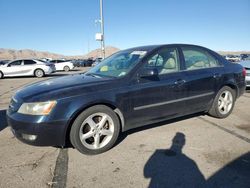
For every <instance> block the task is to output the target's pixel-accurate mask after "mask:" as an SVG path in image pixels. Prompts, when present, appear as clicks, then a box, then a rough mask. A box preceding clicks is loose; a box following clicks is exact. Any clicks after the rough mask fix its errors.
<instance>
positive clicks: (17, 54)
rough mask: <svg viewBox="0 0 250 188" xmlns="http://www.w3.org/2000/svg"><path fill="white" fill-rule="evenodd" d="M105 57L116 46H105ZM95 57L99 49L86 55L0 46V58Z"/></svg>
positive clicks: (99, 55)
mask: <svg viewBox="0 0 250 188" xmlns="http://www.w3.org/2000/svg"><path fill="white" fill-rule="evenodd" d="M105 49H106V57H107V56H110V55H111V54H113V53H115V52H117V51H119V49H118V48H115V47H112V46H107V47H106V48H105ZM90 57H92V58H96V57H101V50H100V49H96V50H93V51H91V52H90V53H88V54H86V55H78V56H65V55H62V54H56V53H51V52H42V51H36V50H30V49H24V50H14V49H5V48H0V59H2V60H3V59H9V60H13V59H30V58H31V59H40V58H52V59H62V58H65V59H82V58H90Z"/></svg>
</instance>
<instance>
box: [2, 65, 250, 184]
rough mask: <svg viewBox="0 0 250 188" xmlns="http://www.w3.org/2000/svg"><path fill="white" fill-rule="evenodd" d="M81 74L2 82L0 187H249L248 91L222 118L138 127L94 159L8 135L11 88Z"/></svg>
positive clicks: (201, 117) (190, 118)
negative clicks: (35, 144) (19, 139)
mask: <svg viewBox="0 0 250 188" xmlns="http://www.w3.org/2000/svg"><path fill="white" fill-rule="evenodd" d="M85 70H86V69H79V70H76V71H73V72H69V73H64V72H59V73H56V74H54V75H53V76H50V77H44V78H40V79H39V78H32V77H25V78H21V77H20V78H6V79H2V80H0V187H10V188H12V187H13V188H14V187H25V188H26V187H60V188H63V187H69V188H73V187H86V188H87V187H93V188H95V187H96V188H99V187H100V188H103V187H107V188H111V187H114V188H117V187H136V188H140V187H142V188H144V187H150V188H154V187H237V188H238V187H250V114H249V112H250V92H246V93H245V94H244V95H243V96H242V97H240V98H239V99H238V100H237V102H236V105H235V109H234V111H233V113H232V114H231V115H230V116H229V117H228V118H226V119H216V118H212V117H209V116H207V115H203V114H195V115H192V116H186V117H183V118H178V119H175V120H171V121H166V122H162V123H158V124H153V125H149V126H145V127H141V128H137V129H134V130H130V131H128V132H125V133H123V134H122V135H121V136H120V138H119V141H118V142H117V144H116V146H115V147H114V148H112V149H111V150H109V151H108V152H105V153H103V154H100V155H96V156H87V155H83V154H81V153H79V152H78V151H77V150H76V149H73V148H64V149H61V148H55V147H34V146H29V145H26V144H23V143H21V142H20V141H18V140H17V139H16V138H15V137H14V136H13V134H12V133H11V131H10V128H9V127H7V124H6V119H5V113H6V109H7V107H8V103H9V101H10V98H11V96H12V95H13V94H14V92H15V91H16V90H18V89H20V88H21V87H22V86H24V85H27V84H30V83H33V82H37V81H41V80H45V79H48V78H51V77H58V76H62V75H65V74H78V73H80V72H84V71H85Z"/></svg>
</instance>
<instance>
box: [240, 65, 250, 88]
mask: <svg viewBox="0 0 250 188" xmlns="http://www.w3.org/2000/svg"><path fill="white" fill-rule="evenodd" d="M240 64H241V65H242V66H243V67H244V68H245V69H246V86H247V87H250V60H245V61H241V62H240Z"/></svg>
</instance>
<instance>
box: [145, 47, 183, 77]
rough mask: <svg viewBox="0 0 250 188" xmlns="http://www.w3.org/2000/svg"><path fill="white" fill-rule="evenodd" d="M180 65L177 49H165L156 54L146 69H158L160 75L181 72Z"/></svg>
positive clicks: (150, 59) (147, 63) (149, 60)
mask: <svg viewBox="0 0 250 188" xmlns="http://www.w3.org/2000/svg"><path fill="white" fill-rule="evenodd" d="M179 67H180V63H179V58H178V53H177V50H176V49H175V48H163V49H160V50H159V51H157V52H156V53H154V54H153V55H152V56H151V57H150V58H149V59H148V61H147V62H146V64H145V66H144V68H156V69H157V70H158V72H159V74H160V75H162V74H167V73H171V72H177V71H179Z"/></svg>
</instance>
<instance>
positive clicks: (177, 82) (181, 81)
mask: <svg viewBox="0 0 250 188" xmlns="http://www.w3.org/2000/svg"><path fill="white" fill-rule="evenodd" d="M185 83H186V80H183V79H178V80H176V81H175V82H174V84H175V85H179V86H180V85H183V84H185Z"/></svg>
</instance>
